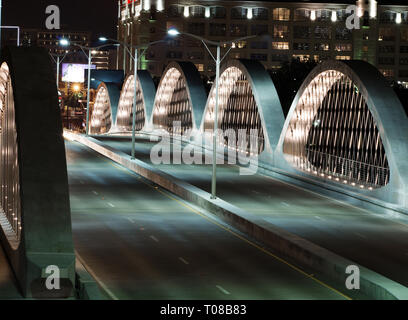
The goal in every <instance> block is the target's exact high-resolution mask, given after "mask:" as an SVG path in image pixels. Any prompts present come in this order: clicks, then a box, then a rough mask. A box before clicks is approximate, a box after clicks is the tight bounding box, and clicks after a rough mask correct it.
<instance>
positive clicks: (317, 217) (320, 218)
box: [315, 216, 325, 221]
mask: <svg viewBox="0 0 408 320" xmlns="http://www.w3.org/2000/svg"><path fill="white" fill-rule="evenodd" d="M315 218H316V219H319V220H322V221H325V220H324V219H323V218H322V217H319V216H315Z"/></svg>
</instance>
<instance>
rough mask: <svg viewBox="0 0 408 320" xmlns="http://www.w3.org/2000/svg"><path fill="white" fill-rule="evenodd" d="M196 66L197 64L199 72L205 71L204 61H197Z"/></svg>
mask: <svg viewBox="0 0 408 320" xmlns="http://www.w3.org/2000/svg"><path fill="white" fill-rule="evenodd" d="M195 66H196V68H197V70H198V72H203V71H204V65H203V64H202V63H197V64H196V65H195Z"/></svg>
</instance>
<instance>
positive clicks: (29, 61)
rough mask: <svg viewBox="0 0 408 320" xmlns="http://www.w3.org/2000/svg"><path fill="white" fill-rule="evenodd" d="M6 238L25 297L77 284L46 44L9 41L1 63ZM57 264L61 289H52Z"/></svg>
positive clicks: (0, 192) (0, 232)
mask: <svg viewBox="0 0 408 320" xmlns="http://www.w3.org/2000/svg"><path fill="white" fill-rule="evenodd" d="M0 150H1V153H0V180H1V182H0V238H1V242H2V247H3V249H4V251H5V253H6V254H7V257H8V261H9V263H10V265H11V267H12V269H13V271H14V275H15V277H16V280H17V282H18V285H19V287H20V289H21V291H22V294H23V295H24V297H28V298H32V297H34V298H38V295H39V296H41V297H43V298H66V297H72V296H73V294H74V292H73V291H72V290H74V289H75V287H76V280H75V253H74V246H73V242H72V232H71V225H72V224H71V211H70V205H69V190H68V175H67V164H66V156H65V147H64V139H63V136H62V119H61V112H60V108H59V106H58V91H57V88H56V85H55V73H54V70H53V66H52V64H51V61H50V59H49V55H48V52H47V51H46V50H44V49H43V48H23V47H15V48H13V47H12V48H7V47H6V48H3V50H2V61H1V63H0ZM50 265H55V266H57V267H58V268H59V269H60V270H63V271H64V272H61V279H60V280H61V282H60V285H61V290H62V292H61V291H60V290H51V291H50V290H47V289H46V288H45V282H44V274H45V272H46V269H47V267H48V266H50Z"/></svg>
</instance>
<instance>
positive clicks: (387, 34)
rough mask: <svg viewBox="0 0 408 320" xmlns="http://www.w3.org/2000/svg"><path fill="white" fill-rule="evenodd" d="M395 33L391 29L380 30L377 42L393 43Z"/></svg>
mask: <svg viewBox="0 0 408 320" xmlns="http://www.w3.org/2000/svg"><path fill="white" fill-rule="evenodd" d="M394 40H395V32H394V30H393V29H392V28H380V31H379V36H378V41H394Z"/></svg>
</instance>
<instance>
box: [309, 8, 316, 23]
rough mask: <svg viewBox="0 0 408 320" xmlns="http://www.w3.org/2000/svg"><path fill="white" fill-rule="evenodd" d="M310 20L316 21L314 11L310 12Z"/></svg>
mask: <svg viewBox="0 0 408 320" xmlns="http://www.w3.org/2000/svg"><path fill="white" fill-rule="evenodd" d="M310 20H312V21H315V20H316V11H315V10H312V11H311V12H310Z"/></svg>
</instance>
